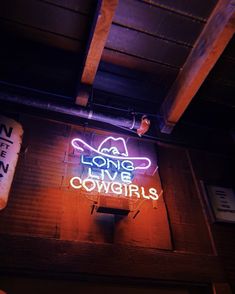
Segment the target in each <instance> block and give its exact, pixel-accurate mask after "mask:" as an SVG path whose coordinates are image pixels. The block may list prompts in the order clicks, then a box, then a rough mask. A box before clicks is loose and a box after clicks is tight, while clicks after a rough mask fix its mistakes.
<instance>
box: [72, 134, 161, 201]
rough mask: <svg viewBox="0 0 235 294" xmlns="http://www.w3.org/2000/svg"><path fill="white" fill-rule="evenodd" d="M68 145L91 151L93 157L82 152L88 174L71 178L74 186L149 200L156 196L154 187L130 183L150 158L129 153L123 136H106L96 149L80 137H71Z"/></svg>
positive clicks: (82, 161)
mask: <svg viewBox="0 0 235 294" xmlns="http://www.w3.org/2000/svg"><path fill="white" fill-rule="evenodd" d="M71 144H72V146H73V147H74V148H75V149H77V150H78V151H79V152H81V153H83V152H84V151H85V149H88V150H90V151H91V152H92V153H93V156H88V155H84V154H81V164H82V165H83V166H86V167H87V177H86V178H85V179H81V177H79V176H75V177H73V178H72V179H71V180H70V184H71V186H72V187H73V188H74V189H84V190H85V191H86V192H92V191H97V192H98V193H104V194H108V193H112V194H115V195H119V196H125V197H135V198H145V199H152V200H157V199H158V198H159V196H158V194H157V189H155V188H153V187H151V188H148V189H145V187H142V186H138V185H135V184H132V181H133V178H134V176H135V173H136V170H137V172H138V170H145V169H148V168H149V167H150V166H151V160H150V159H149V158H148V157H136V156H129V153H128V149H127V145H126V142H125V140H124V139H123V138H121V137H119V138H114V137H111V136H110V137H107V138H106V139H104V140H103V141H102V142H101V144H100V145H99V147H98V148H97V149H96V148H94V147H92V146H90V145H89V144H88V143H86V142H85V141H84V140H82V139H80V138H75V139H73V140H72V142H71ZM110 146H111V147H110Z"/></svg>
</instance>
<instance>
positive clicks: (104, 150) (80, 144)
mask: <svg viewBox="0 0 235 294" xmlns="http://www.w3.org/2000/svg"><path fill="white" fill-rule="evenodd" d="M110 143H112V144H110ZM71 144H72V146H73V147H74V148H75V149H77V150H78V151H80V152H84V149H89V150H91V151H93V152H95V153H97V154H99V155H102V156H104V157H107V158H111V159H119V160H131V161H134V162H136V164H137V166H135V169H148V168H149V167H150V166H151V160H150V159H149V158H148V157H137V156H129V154H128V150H127V146H126V142H125V140H124V139H123V138H121V137H119V138H114V137H107V138H106V139H104V140H103V141H102V142H101V143H100V145H99V147H98V148H97V149H95V148H94V147H92V146H90V145H89V144H87V143H86V142H85V141H84V140H82V139H80V138H74V139H73V140H72V142H71ZM108 145H111V146H112V147H107V146H108ZM117 145H120V146H117ZM119 147H121V148H120V149H122V152H120V151H119ZM110 152H111V153H112V154H109V153H110ZM140 162H141V163H140Z"/></svg>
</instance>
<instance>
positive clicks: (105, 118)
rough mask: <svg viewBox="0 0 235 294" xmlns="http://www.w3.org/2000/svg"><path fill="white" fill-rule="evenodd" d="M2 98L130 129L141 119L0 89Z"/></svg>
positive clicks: (137, 126) (136, 127)
mask: <svg viewBox="0 0 235 294" xmlns="http://www.w3.org/2000/svg"><path fill="white" fill-rule="evenodd" d="M0 100H2V101H5V102H11V103H16V104H20V105H25V106H30V107H34V108H38V109H42V110H47V111H52V112H57V113H63V114H68V115H71V116H75V117H80V118H85V119H90V120H94V121H99V122H104V123H108V124H111V125H114V126H119V127H124V128H128V129H135V130H137V129H139V128H140V126H141V119H137V118H136V117H135V115H132V114H130V116H129V117H124V116H123V115H121V114H120V113H118V115H115V116H114V115H112V113H109V114H107V113H102V112H97V111H93V110H91V109H87V108H85V107H82V106H77V105H72V104H61V103H57V102H48V101H44V100H42V99H38V98H31V97H30V98H29V97H28V96H26V95H22V94H13V93H9V92H6V91H2V90H1V91H0Z"/></svg>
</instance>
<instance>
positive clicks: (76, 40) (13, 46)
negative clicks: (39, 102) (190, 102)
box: [0, 0, 235, 119]
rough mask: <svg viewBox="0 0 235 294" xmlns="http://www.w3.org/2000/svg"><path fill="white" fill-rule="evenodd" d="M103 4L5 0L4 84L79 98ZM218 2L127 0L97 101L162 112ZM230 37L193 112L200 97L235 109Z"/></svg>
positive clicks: (96, 87)
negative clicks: (81, 76)
mask: <svg viewBox="0 0 235 294" xmlns="http://www.w3.org/2000/svg"><path fill="white" fill-rule="evenodd" d="M97 3H99V2H97V1H92V0H89V1H82V0H70V1H68V0H67V1H63V0H47V1H45V0H21V1H14V0H8V1H3V2H1V4H0V27H1V28H0V31H1V35H2V40H3V42H2V46H1V58H0V66H1V69H2V70H1V72H0V80H1V81H0V85H2V87H5V86H6V85H7V84H11V85H12V84H15V85H19V86H21V87H22V86H23V87H27V88H33V89H37V90H41V91H46V92H50V93H52V94H56V95H61V96H63V97H61V99H63V98H66V99H69V100H71V101H72V100H73V99H74V97H75V95H76V90H77V87H78V82H79V80H78V77H79V71H80V73H81V68H82V64H83V63H84V53H85V50H86V46H87V43H88V40H89V32H90V31H91V29H92V23H93V18H94V15H95V13H96V12H97V11H96V7H97ZM216 4H217V1H216V0H207V1H204V0H200V1H199V0H175V1H170V0H151V1H150V0H142V1H137V0H120V1H119V3H118V6H117V8H116V12H115V15H114V18H113V22H112V25H111V28H110V32H109V35H108V38H107V41H106V43H105V47H104V50H103V53H102V56H101V62H100V64H99V68H98V71H97V74H96V77H95V81H94V84H93V89H92V98H93V99H92V103H93V105H94V107H100V106H102V107H106V108H107V107H109V108H118V109H123V110H125V111H126V110H128V111H135V112H141V113H142V112H143V113H150V114H152V115H156V114H158V112H159V108H160V106H161V104H162V102H163V100H164V98H165V97H166V96H167V93H168V92H169V90H170V88H171V86H172V85H173V83H174V81H175V80H176V78H177V76H178V74H179V73H180V71H181V69H182V67H183V66H184V64H185V62H186V60H187V58H188V56H189V54H190V52H191V50H192V48H193V46H194V44H195V42H196V40H197V38H198V36H199V35H200V33H201V32H202V30H203V28H204V26H205V25H206V22H207V20H208V18H209V16H210V14H211V12H212V10H213V8H214V7H215V5H216ZM230 43H231V44H230V45H229V47H228V50H226V52H225V53H224V55H223V56H222V59H221V60H220V61H219V62H218V64H217V65H216V67H215V70H214V71H212V73H211V75H210V76H209V77H208V79H207V81H206V83H204V85H203V87H202V88H201V90H200V91H199V93H198V95H197V96H199V98H197V97H196V99H195V100H196V102H197V103H196V106H195V107H194V109H193V110H190V111H191V115H192V116H196V114H195V113H197V112H198V108H200V107H199V106H197V105H198V100H199V104H200V101H204V102H205V101H207V103H210V104H211V103H212V102H213V105H214V104H217V103H220V101H221V103H223V104H226V105H229V107H228V108H229V109H230V110H231V100H232V97H231V96H232V95H233V94H231V93H234V91H232V90H234V80H233V77H234V76H233V77H232V76H231V73H232V72H234V60H235V50H234V48H235V46H234V40H232V41H231V42H230ZM222 76H223V78H222ZM218 80H219V82H218ZM226 91H228V92H229V94H228V95H227V98H226V99H225V100H223V97H222V95H223V94H224V93H226ZM57 97H58V96H57ZM58 99H59V98H58ZM209 107H210V106H209ZM195 109H196V111H195ZM230 110H229V111H230ZM185 117H186V119H189V117H190V116H187V113H186V116H185Z"/></svg>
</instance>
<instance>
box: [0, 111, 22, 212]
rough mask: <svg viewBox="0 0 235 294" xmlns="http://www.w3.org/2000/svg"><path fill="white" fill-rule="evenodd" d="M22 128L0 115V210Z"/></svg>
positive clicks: (8, 188)
mask: <svg viewBox="0 0 235 294" xmlns="http://www.w3.org/2000/svg"><path fill="white" fill-rule="evenodd" d="M22 135H23V129H22V126H21V125H20V124H19V123H18V122H16V121H15V120H13V119H10V118H7V117H5V116H1V115H0V209H3V208H4V207H5V206H6V205H7V200H8V195H9V191H10V188H11V184H12V180H13V176H14V173H15V168H16V163H17V160H18V155H19V151H20V147H21V142H22Z"/></svg>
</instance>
